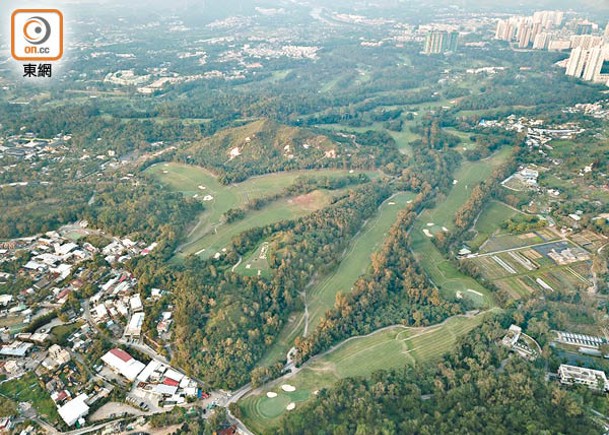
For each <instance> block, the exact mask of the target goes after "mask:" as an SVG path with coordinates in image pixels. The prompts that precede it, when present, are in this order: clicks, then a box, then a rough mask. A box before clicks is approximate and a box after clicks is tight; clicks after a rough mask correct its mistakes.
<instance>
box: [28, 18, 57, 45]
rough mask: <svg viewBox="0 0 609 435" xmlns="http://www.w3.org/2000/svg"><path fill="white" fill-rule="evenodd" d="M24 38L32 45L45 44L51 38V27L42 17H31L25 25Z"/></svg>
mask: <svg viewBox="0 0 609 435" xmlns="http://www.w3.org/2000/svg"><path fill="white" fill-rule="evenodd" d="M23 36H24V38H25V40H26V41H27V42H29V43H30V44H32V45H40V44H44V43H45V42H47V41H48V39H49V38H50V37H51V25H50V24H49V22H48V21H47V20H45V19H44V18H42V17H31V18H29V19H28V20H27V21H26V22H25V24H24V25H23Z"/></svg>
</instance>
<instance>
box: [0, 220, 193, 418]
mask: <svg viewBox="0 0 609 435" xmlns="http://www.w3.org/2000/svg"><path fill="white" fill-rule="evenodd" d="M92 234H94V235H96V236H99V238H101V240H103V239H104V238H106V239H107V244H106V245H105V246H103V245H102V247H95V246H93V245H92V244H91V243H88V242H86V241H84V240H87V239H86V236H88V235H92ZM156 246H157V244H156V243H152V244H146V243H142V242H135V241H132V240H130V239H126V238H122V239H121V238H111V237H107V236H104V235H102V234H101V233H100V232H98V231H95V230H89V229H88V228H87V224H86V223H84V222H81V223H77V224H74V225H69V226H66V227H63V228H61V229H59V230H57V231H51V232H47V233H45V234H43V235H39V236H35V237H31V238H24V239H18V240H13V241H9V242H3V243H2V244H0V263H7V264H11V265H13V266H15V264H16V265H17V266H15V267H12V268H11V269H10V270H11V271H12V272H13V273H7V272H3V273H2V275H1V276H0V293H1V294H0V321H2V323H3V324H4V325H7V326H5V327H3V328H1V329H0V375H3V376H5V377H6V378H7V379H8V380H11V379H18V378H20V377H22V376H26V375H27V374H28V373H31V372H35V373H36V375H37V376H38V378H39V379H40V380H41V381H42V383H43V384H44V387H43V388H44V390H45V391H46V394H48V395H49V397H50V398H51V399H52V400H53V401H54V403H55V405H56V407H57V412H58V415H59V416H60V417H61V418H62V420H63V422H64V423H65V424H66V425H67V426H74V425H78V426H82V425H84V424H86V417H87V415H88V414H89V413H90V412H92V411H91V410H92V409H94V407H96V406H98V405H99V404H100V403H101V402H100V400H101V399H104V398H105V397H107V396H108V395H109V394H110V392H111V391H112V390H113V388H115V387H116V386H119V387H124V386H125V385H124V384H123V383H121V382H118V383H114V382H112V379H108V378H106V377H105V376H104V369H103V367H104V366H105V367H107V368H108V369H109V370H110V371H111V372H113V373H115V374H119V375H120V377H122V378H124V379H125V380H126V381H127V382H128V383H129V385H131V383H133V385H131V386H130V390H129V392H130V393H137V392H139V394H141V395H146V394H148V393H150V394H151V395H152V396H153V397H154V398H155V399H156V403H152V404H151V405H150V407H148V405H146V406H145V408H146V409H145V411H150V412H153V411H154V412H162V410H163V408H165V407H170V406H174V405H176V404H181V403H184V402H185V401H186V399H187V398H189V397H195V398H196V397H199V396H200V394H201V391H200V389H199V386H198V384H197V383H196V382H195V381H193V380H192V379H190V378H187V377H185V376H184V375H183V374H180V373H179V372H178V371H176V370H175V369H172V368H171V367H169V366H168V365H167V364H164V363H162V362H160V361H157V360H155V359H153V360H152V361H151V362H149V363H147V364H146V363H142V362H140V361H138V360H136V359H135V358H133V357H131V355H129V354H128V353H127V351H125V350H122V349H120V348H118V347H117V348H115V349H112V350H111V351H109V352H107V353H106V354H104V355H103V357H101V359H99V360H98V362H97V363H95V361H88V362H86V361H87V360H89V358H90V355H89V353H90V349H92V347H93V346H96V345H97V344H98V341H99V340H100V339H101V336H100V334H104V335H106V340H108V339H110V340H113V341H114V343H115V345H118V344H119V343H120V345H124V346H130V345H133V346H136V347H138V348H140V349H141V348H144V349H150V348H148V347H147V346H146V344H144V343H143V339H142V338H143V331H142V329H143V326H144V320H145V319H146V314H145V309H146V303H148V302H149V303H151V304H153V303H156V302H157V301H158V300H159V299H161V298H163V297H164V296H166V295H167V294H168V292H167V291H165V290H162V289H157V288H153V289H151V291H150V296H149V297H148V299H146V300H145V301H143V300H142V297H141V296H140V293H139V290H138V288H137V280H136V279H135V278H134V277H133V276H132V275H131V274H130V273H129V272H128V271H126V270H125V269H124V267H123V263H124V262H125V261H127V260H129V259H130V258H133V257H135V256H145V255H148V254H149V253H150V252H152V251H153V250H154V249H155V248H156ZM96 257H97V258H100V257H101V258H103V259H104V260H105V263H104V265H103V266H100V265H98V266H97V267H93V268H91V267H89V266H87V264H89V265H91V264H92V263H85V262H86V261H87V260H92V259H94V258H96ZM85 266H87V267H85ZM7 270H8V269H7ZM18 278H27V279H28V280H29V282H31V283H32V284H31V287H29V288H27V289H24V290H20V291H19V292H18V293H14V292H12V291H6V290H5V292H4V293H2V291H3V286H6V288H11V287H10V285H11V283H12V282H14V280H15V279H18ZM85 284H86V285H87V288H89V290H88V291H91V290H90V289H91V287H90V286H91V285H93V286H94V287H93V288H96V289H97V292H96V293H94V294H93V295H92V296H87V297H85V298H83V297H82V295H81V294H80V293H81V292H82V290H83V288H84V287H85ZM71 293H75V294H76V295H77V296H78V299H79V300H80V308H76V307H72V305H73V304H72V305H69V306H70V307H71V308H70V310H67V311H66V310H65V305H64V304H65V302H66V301H67V300H68V298H69V295H70V294H71ZM89 294H90V293H89ZM164 307H165V308H164V310H163V311H162V314H161V315H160V316H159V317H158V318H156V319H154V322H155V323H153V327H156V329H157V331H158V336H159V338H160V340H161V343H164V342H165V341H164V340H165V339H168V338H169V337H170V334H171V324H172V321H173V319H172V316H173V313H172V306H171V305H164ZM57 313H60V314H61V315H60V317H59V318H57V317H56V315H57ZM43 316H48V317H43ZM42 318H44V321H42V322H41V321H40V319H42ZM47 319H48V320H47ZM33 322H39V323H40V326H38V323H36V326H35V327H32V328H29V325H30V324H32V323H33ZM9 325H10V326H9ZM56 327H61V328H63V329H64V330H68V331H69V334H67V335H65V336H63V337H62V338H61V342H58V340H59V338H58V335H57V334H58V333H55V331H54V329H55V328H56ZM34 328H35V329H34ZM24 329H25V330H26V331H27V330H29V331H31V332H24ZM154 344H157V345H158V343H156V342H154ZM97 347H98V348H99V346H97ZM152 352H153V351H152ZM153 353H154V352H153ZM85 365H87V366H88V365H92V366H94V367H91V368H86V367H85ZM83 371H86V373H83ZM91 373H94V374H95V376H93V377H91V376H90V374H91ZM83 379H87V381H83ZM131 387H132V388H131ZM159 402H160V404H159ZM153 406H154V408H153ZM138 407H139V408H140V409H141V408H142V407H141V406H139V405H138ZM0 424H6V425H7V426H10V419H9V420H8V421H6V422H4V421H0Z"/></svg>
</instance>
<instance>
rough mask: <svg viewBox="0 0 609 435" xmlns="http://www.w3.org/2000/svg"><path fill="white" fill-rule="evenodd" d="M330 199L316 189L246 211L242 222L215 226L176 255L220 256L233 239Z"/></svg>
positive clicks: (303, 214)
mask: <svg viewBox="0 0 609 435" xmlns="http://www.w3.org/2000/svg"><path fill="white" fill-rule="evenodd" d="M332 196H333V195H332V192H328V191H321V190H316V191H314V192H311V193H309V194H307V195H301V196H298V197H296V198H291V199H280V200H277V201H275V202H273V203H271V204H269V205H268V206H266V207H264V208H262V209H260V210H255V211H251V212H248V213H247V214H246V216H245V218H243V219H240V220H238V221H235V222H232V223H230V224H227V223H224V224H221V225H218V226H216V227H215V228H214V230H213V231H212V232H209V233H208V234H206V235H204V236H203V237H201V238H199V239H197V240H196V241H193V242H192V243H190V244H189V245H187V246H185V247H183V248H182V250H181V251H179V252H178V256H187V255H190V254H195V255H199V256H201V257H203V258H208V257H212V256H214V255H216V254H217V253H222V252H223V249H225V248H227V247H228V246H229V244H230V241H231V239H232V238H233V237H235V236H237V235H239V234H241V233H243V232H245V231H247V230H250V229H252V228H256V227H262V226H265V225H270V224H273V223H276V222H280V221H283V220H290V219H296V218H299V217H302V216H306V215H307V214H309V213H312V212H314V211H316V210H319V209H321V208H323V207H325V206H326V205H328V204H330V200H331V199H332Z"/></svg>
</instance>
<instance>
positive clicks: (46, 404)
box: [0, 372, 60, 423]
mask: <svg viewBox="0 0 609 435" xmlns="http://www.w3.org/2000/svg"><path fill="white" fill-rule="evenodd" d="M0 394H2V395H4V396H6V397H8V398H9V399H11V400H12V401H14V402H16V403H19V402H28V403H30V404H31V405H32V406H33V407H34V409H36V411H38V413H39V414H40V416H41V417H42V418H44V419H45V420H48V421H49V422H51V423H57V422H59V420H60V418H59V414H58V413H57V408H56V407H55V403H54V402H53V400H52V399H51V396H50V395H49V393H48V392H47V391H46V390H45V389H43V388H42V387H41V386H40V384H39V380H38V377H37V376H36V375H35V374H34V372H29V373H27V374H25V375H24V376H22V377H21V378H19V379H14V380H11V381H8V382H5V383H3V384H0Z"/></svg>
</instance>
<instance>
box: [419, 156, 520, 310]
mask: <svg viewBox="0 0 609 435" xmlns="http://www.w3.org/2000/svg"><path fill="white" fill-rule="evenodd" d="M509 153H510V149H509V148H504V149H503V150H501V151H499V152H497V153H495V154H494V155H493V156H492V157H491V158H488V159H485V160H481V161H478V162H464V163H463V164H462V166H461V168H460V169H459V170H458V171H457V173H456V175H455V180H454V187H453V188H452V190H451V191H450V193H449V194H448V195H447V197H446V198H445V199H443V200H440V201H439V204H438V205H437V206H436V207H435V208H433V209H428V210H425V211H424V212H423V213H422V214H421V215H420V216H419V217H418V218H417V220H416V222H415V224H414V226H413V230H412V235H411V247H412V250H413V252H414V254H415V257H416V258H417V261H418V262H419V264H420V265H421V266H422V267H423V269H424V270H425V272H426V273H427V275H428V276H429V278H430V279H431V280H432V281H433V283H434V284H435V285H436V286H437V287H438V288H439V289H440V291H441V292H442V294H444V295H445V296H446V297H447V298H450V299H453V298H455V297H466V298H469V299H471V300H472V301H473V302H474V303H476V304H477V305H478V306H481V307H482V306H492V305H493V299H492V296H491V294H490V292H489V291H488V290H487V289H486V288H484V287H483V286H482V285H480V284H479V283H478V282H477V281H476V280H475V279H473V278H470V277H468V276H467V275H465V274H463V273H461V272H460V271H459V270H458V269H457V268H456V267H455V266H454V265H453V264H452V263H451V262H450V261H449V260H447V259H446V258H444V256H443V255H442V253H441V252H440V251H439V250H438V249H437V248H436V247H435V245H434V244H433V242H432V241H431V239H432V238H433V237H435V236H436V235H437V234H438V233H440V232H450V231H451V230H452V229H454V222H453V219H454V216H455V213H456V212H457V210H459V208H460V207H461V206H462V205H463V204H465V202H466V201H467V200H468V199H469V196H470V194H471V190H472V188H473V187H474V186H476V185H477V184H479V183H480V182H482V181H484V180H485V179H487V178H488V177H489V176H490V175H491V173H492V171H493V169H495V168H496V167H497V166H499V165H501V164H502V163H503V162H504V161H505V159H506V158H507V157H508V156H509Z"/></svg>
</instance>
